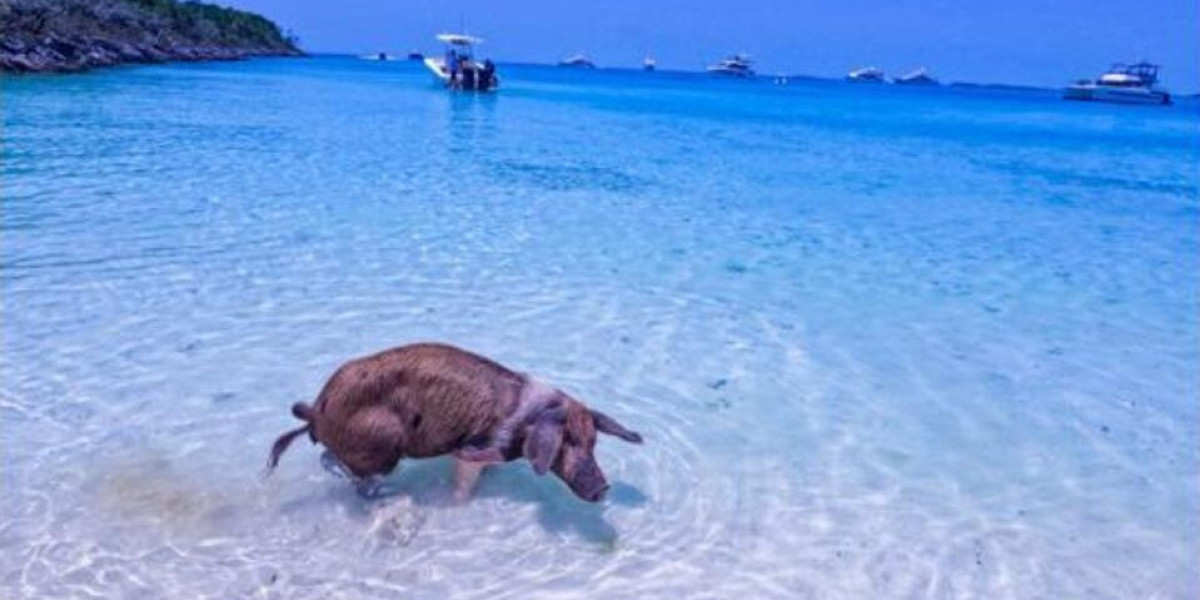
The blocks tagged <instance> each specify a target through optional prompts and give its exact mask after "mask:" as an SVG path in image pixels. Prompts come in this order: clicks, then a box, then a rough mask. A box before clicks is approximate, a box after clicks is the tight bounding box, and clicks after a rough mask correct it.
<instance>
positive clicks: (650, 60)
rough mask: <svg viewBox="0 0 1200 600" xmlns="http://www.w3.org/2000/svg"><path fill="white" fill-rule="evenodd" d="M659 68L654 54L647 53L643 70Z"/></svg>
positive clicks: (643, 61) (643, 60)
mask: <svg viewBox="0 0 1200 600" xmlns="http://www.w3.org/2000/svg"><path fill="white" fill-rule="evenodd" d="M657 68H658V63H657V62H655V61H654V57H653V56H650V55H649V54H647V55H646V58H644V59H642V70H643V71H653V70H655V69H657Z"/></svg>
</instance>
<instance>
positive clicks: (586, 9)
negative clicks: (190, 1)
mask: <svg viewBox="0 0 1200 600" xmlns="http://www.w3.org/2000/svg"><path fill="white" fill-rule="evenodd" d="M216 1H217V2H222V1H224V2H225V3H228V4H231V5H233V6H238V7H242V8H246V9H250V10H254V11H257V12H261V13H263V14H265V15H266V16H268V17H270V18H272V19H274V20H275V21H276V22H277V23H279V24H280V25H281V26H283V27H286V28H291V29H292V30H294V31H295V32H296V33H297V34H298V35H299V36H300V37H301V40H302V42H303V44H304V46H305V47H306V48H307V49H309V50H311V51H316V52H355V53H359V52H372V51H377V50H379V49H387V50H393V51H405V50H408V49H409V48H419V49H423V50H432V49H435V48H436V47H437V44H436V42H434V41H433V39H432V35H433V34H434V33H436V32H438V31H446V30H453V29H457V28H458V23H459V18H460V16H465V17H466V24H467V28H468V29H469V30H470V31H471V32H472V33H476V34H479V35H481V36H483V37H485V38H487V41H488V44H487V46H486V52H484V54H485V55H488V56H492V57H494V58H496V59H498V60H501V61H521V62H553V61H556V60H558V59H559V58H561V57H563V56H565V55H568V54H572V53H574V52H577V51H583V52H586V53H587V54H588V55H589V56H591V57H592V59H593V60H594V61H595V62H596V63H597V64H599V65H600V66H627V67H632V66H636V65H638V64H639V63H640V62H641V60H642V57H643V56H645V54H646V53H647V52H650V53H653V55H654V56H655V58H657V59H658V61H659V64H660V65H661V66H662V67H663V68H671V69H699V68H701V67H702V66H703V65H704V64H705V63H707V62H712V61H714V60H716V59H718V58H720V57H721V56H722V55H723V54H726V53H729V52H735V51H746V52H749V53H751V54H753V55H754V56H755V58H756V59H757V60H758V63H759V66H760V71H762V72H764V73H777V72H785V73H802V74H811V75H821V76H840V75H842V74H844V73H845V72H846V71H847V70H849V69H850V68H852V67H855V66H861V65H867V64H870V65H877V66H879V67H881V68H883V69H884V70H886V71H888V72H900V71H905V70H908V69H911V68H914V67H917V66H927V67H929V68H930V69H931V70H932V71H933V72H934V73H935V74H936V75H937V76H939V77H940V78H942V79H943V80H946V81H986V82H999V83H1016V84H1033V85H1045V86H1058V85H1062V84H1064V83H1067V82H1069V81H1071V80H1073V79H1077V78H1080V77H1092V76H1096V75H1098V74H1099V73H1100V72H1101V71H1102V70H1103V69H1104V68H1105V67H1107V66H1108V65H1109V63H1111V62H1117V61H1133V60H1139V59H1142V58H1146V59H1149V60H1151V61H1154V62H1158V63H1160V64H1162V65H1163V67H1164V71H1163V82H1164V84H1166V85H1167V86H1169V87H1170V88H1172V89H1173V90H1174V91H1177V92H1193V91H1196V90H1197V89H1200V59H1198V54H1200V16H1198V13H1200V11H1198V9H1197V6H1198V5H1200V2H1197V0H1144V1H1139V0H1087V1H1082V0H1070V1H1055V0H960V1H952V0H924V1H918V0H837V1H831V0H814V1H807V2H806V1H799V0H791V1H788V0H736V1H734V0H723V1H716V0H606V1H604V2H583V3H580V2H563V1H561V0H557V1H555V0H492V1H490V2H485V1H480V0H459V1H457V2H445V1H440V2H434V1H430V0H407V1H404V0H342V1H340V2H330V1H328V0H216Z"/></svg>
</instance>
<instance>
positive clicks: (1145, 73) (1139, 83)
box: [1063, 62, 1171, 104]
mask: <svg viewBox="0 0 1200 600" xmlns="http://www.w3.org/2000/svg"><path fill="white" fill-rule="evenodd" d="M1157 83H1158V65H1152V64H1150V63H1148V62H1140V63H1137V64H1133V65H1123V64H1116V65H1113V66H1112V68H1111V69H1109V70H1108V72H1107V73H1105V74H1103V75H1101V76H1100V79H1097V80H1095V81H1091V80H1086V79H1085V80H1083V81H1078V82H1076V83H1074V84H1072V85H1069V86H1067V88H1066V89H1065V90H1063V98H1065V99H1067V100H1097V101H1100V102H1120V103H1123V104H1170V103H1171V94H1170V93H1168V92H1167V91H1166V90H1164V89H1161V88H1159V87H1157V85H1156V84H1157Z"/></svg>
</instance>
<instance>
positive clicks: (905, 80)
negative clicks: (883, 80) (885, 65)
mask: <svg viewBox="0 0 1200 600" xmlns="http://www.w3.org/2000/svg"><path fill="white" fill-rule="evenodd" d="M892 83H895V84H897V85H941V84H940V83H938V80H937V79H934V78H933V76H932V75H930V74H929V71H927V70H926V69H925V67H921V68H919V69H917V70H916V71H913V72H911V73H909V74H907V75H901V76H899V77H897V78H895V79H893V80H892Z"/></svg>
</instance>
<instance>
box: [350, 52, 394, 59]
mask: <svg viewBox="0 0 1200 600" xmlns="http://www.w3.org/2000/svg"><path fill="white" fill-rule="evenodd" d="M359 58H361V59H363V60H396V57H395V56H392V55H391V54H388V53H387V52H384V51H383V50H380V51H379V52H375V53H372V54H363V55H362V56H359Z"/></svg>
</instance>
